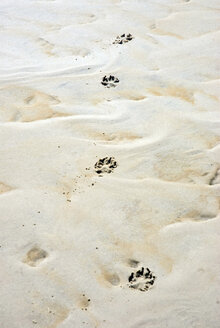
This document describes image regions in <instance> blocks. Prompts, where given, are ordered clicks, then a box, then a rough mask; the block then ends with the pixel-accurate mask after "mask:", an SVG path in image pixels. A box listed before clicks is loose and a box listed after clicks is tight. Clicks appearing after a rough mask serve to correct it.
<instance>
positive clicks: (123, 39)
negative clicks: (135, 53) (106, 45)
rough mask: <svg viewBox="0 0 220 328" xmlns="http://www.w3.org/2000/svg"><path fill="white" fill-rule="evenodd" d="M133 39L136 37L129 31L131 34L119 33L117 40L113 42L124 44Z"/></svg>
mask: <svg viewBox="0 0 220 328" xmlns="http://www.w3.org/2000/svg"><path fill="white" fill-rule="evenodd" d="M132 39H134V37H133V36H132V35H131V34H130V33H129V34H127V35H126V34H122V35H120V36H119V35H118V36H117V37H116V39H115V41H114V42H113V44H124V43H127V42H129V41H131V40H132Z"/></svg>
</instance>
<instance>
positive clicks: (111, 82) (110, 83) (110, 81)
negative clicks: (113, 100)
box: [101, 75, 119, 88]
mask: <svg viewBox="0 0 220 328" xmlns="http://www.w3.org/2000/svg"><path fill="white" fill-rule="evenodd" d="M117 83H119V79H118V78H117V77H115V76H114V75H109V77H107V76H106V75H105V76H104V77H103V78H102V82H101V84H102V85H104V86H105V87H106V88H115V87H116V85H117Z"/></svg>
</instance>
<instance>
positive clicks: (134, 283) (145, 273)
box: [128, 267, 156, 292]
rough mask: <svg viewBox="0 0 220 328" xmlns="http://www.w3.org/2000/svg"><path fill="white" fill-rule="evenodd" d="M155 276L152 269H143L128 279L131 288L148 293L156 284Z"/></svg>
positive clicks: (133, 273)
mask: <svg viewBox="0 0 220 328" xmlns="http://www.w3.org/2000/svg"><path fill="white" fill-rule="evenodd" d="M155 279H156V277H155V275H154V274H153V272H151V271H150V269H148V268H146V269H144V267H142V268H141V269H140V270H137V271H136V272H132V273H131V274H130V276H129V277H128V282H129V284H128V285H129V288H133V289H138V290H140V291H141V292H145V291H147V290H148V289H149V288H150V287H152V286H153V284H154V282H155Z"/></svg>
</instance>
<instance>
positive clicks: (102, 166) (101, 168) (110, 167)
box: [94, 157, 118, 174]
mask: <svg viewBox="0 0 220 328" xmlns="http://www.w3.org/2000/svg"><path fill="white" fill-rule="evenodd" d="M117 166H118V164H117V162H116V160H115V158H114V157H104V158H101V159H99V160H98V162H96V163H95V165H94V168H95V171H96V173H97V174H102V173H112V172H113V171H114V169H115V168H116V167H117Z"/></svg>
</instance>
